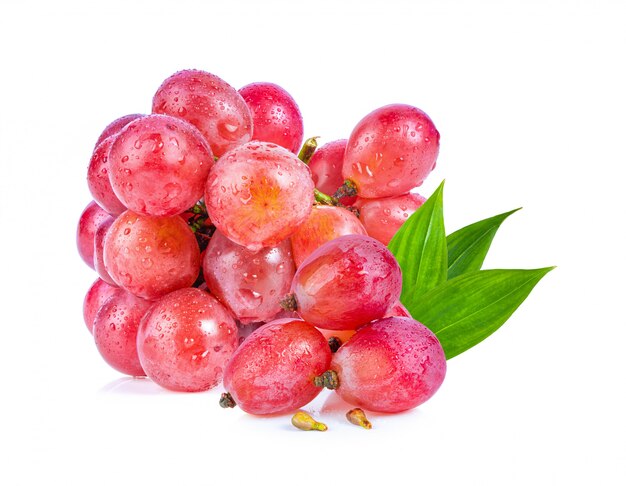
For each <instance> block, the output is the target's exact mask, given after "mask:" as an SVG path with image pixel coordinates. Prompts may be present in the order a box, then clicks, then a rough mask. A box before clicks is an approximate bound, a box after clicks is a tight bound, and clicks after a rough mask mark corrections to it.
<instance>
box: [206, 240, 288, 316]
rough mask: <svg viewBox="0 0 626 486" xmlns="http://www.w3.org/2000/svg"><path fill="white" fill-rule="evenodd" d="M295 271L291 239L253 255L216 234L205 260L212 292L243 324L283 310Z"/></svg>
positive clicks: (209, 286)
mask: <svg viewBox="0 0 626 486" xmlns="http://www.w3.org/2000/svg"><path fill="white" fill-rule="evenodd" d="M295 271H296V268H295V265H294V263H293V258H292V257H291V244H290V242H289V240H284V241H282V242H281V243H279V244H278V245H277V246H275V247H271V248H263V249H262V250H259V251H258V252H252V251H250V250H247V249H246V248H244V247H243V246H239V245H237V244H236V243H233V242H232V241H230V240H229V239H228V238H226V237H225V236H224V235H222V234H221V233H220V232H219V231H216V232H215V233H214V234H213V236H212V237H211V241H210V242H209V246H208V247H207V249H206V252H205V254H204V259H203V273H204V279H205V281H206V284H207V287H208V289H209V291H210V292H211V293H212V294H213V295H215V297H217V298H218V299H219V300H220V301H221V302H222V303H223V304H224V305H225V306H226V307H227V308H228V309H229V310H230V311H231V312H232V313H233V314H234V316H235V317H236V318H237V319H238V320H239V321H241V322H242V323H244V324H246V323H250V322H261V321H269V320H270V319H272V318H273V317H274V316H275V315H276V314H277V313H278V312H280V311H281V307H280V301H281V300H282V299H283V298H284V296H285V295H286V294H287V293H288V292H289V287H290V285H291V280H292V279H293V275H294V273H295Z"/></svg>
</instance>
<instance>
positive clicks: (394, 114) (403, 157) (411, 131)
mask: <svg viewBox="0 0 626 486" xmlns="http://www.w3.org/2000/svg"><path fill="white" fill-rule="evenodd" d="M438 153H439V132H438V131H437V129H436V128H435V125H434V124H433V122H432V120H431V119H430V118H429V117H428V115H426V113H424V112H423V111H422V110H420V109H418V108H415V107H413V106H409V105H401V104H396V105H388V106H384V107H382V108H378V109H377V110H374V111H373V112H371V113H370V114H368V115H367V116H366V117H365V118H363V119H362V120H361V121H360V122H359V123H358V124H357V126H356V127H355V128H354V130H353V131H352V134H351V135H350V138H349V139H348V145H347V147H346V152H345V157H344V161H343V170H342V174H343V178H344V179H350V180H351V181H353V182H354V183H355V184H356V186H357V191H358V194H359V196H361V197H367V198H378V197H389V196H398V195H400V194H404V193H407V192H409V191H410V190H411V189H413V188H414V187H416V186H419V185H421V183H422V181H423V180H424V179H425V178H426V176H427V175H428V174H429V173H430V172H431V171H432V170H433V169H434V168H435V163H436V160H437V155H438Z"/></svg>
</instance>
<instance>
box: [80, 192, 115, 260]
mask: <svg viewBox="0 0 626 486" xmlns="http://www.w3.org/2000/svg"><path fill="white" fill-rule="evenodd" d="M110 217H111V215H110V214H109V213H107V212H106V211H105V210H104V209H102V208H101V207H100V206H98V204H97V203H96V202H95V201H91V202H90V203H89V204H87V207H86V208H85V209H84V211H83V212H82V214H81V215H80V218H79V220H78V227H77V228H76V246H77V247H78V254H79V255H80V257H81V258H82V259H83V261H84V262H85V263H86V264H87V265H89V266H90V267H91V268H92V269H93V268H95V266H94V261H93V250H94V237H95V234H96V230H97V229H98V226H100V224H101V223H102V222H103V221H105V220H107V219H108V218H110Z"/></svg>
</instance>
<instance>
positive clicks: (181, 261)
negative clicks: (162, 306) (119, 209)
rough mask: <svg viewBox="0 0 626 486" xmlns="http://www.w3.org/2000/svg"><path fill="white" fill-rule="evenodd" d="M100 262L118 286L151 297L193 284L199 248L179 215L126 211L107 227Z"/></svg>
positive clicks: (139, 295) (198, 262) (143, 296)
mask: <svg viewBox="0 0 626 486" xmlns="http://www.w3.org/2000/svg"><path fill="white" fill-rule="evenodd" d="M104 264H105V266H106V269H107V271H108V272H109V275H111V277H112V278H113V280H114V281H115V282H117V283H118V285H120V286H121V287H123V288H124V289H126V290H128V291H129V292H131V293H133V294H135V295H136V296H138V297H142V298H144V299H150V300H153V299H157V298H159V297H161V296H163V295H165V294H167V293H169V292H172V291H174V290H177V289H180V288H184V287H189V286H191V285H192V284H193V283H194V281H195V280H196V277H197V276H198V273H199V271H200V248H199V247H198V243H197V241H196V238H195V236H194V235H193V232H192V231H191V230H190V229H189V227H188V226H187V224H186V223H185V222H184V221H183V220H182V218H180V217H179V216H170V217H155V216H141V215H139V214H136V213H133V212H132V211H130V210H128V211H125V212H124V213H122V214H121V215H120V216H118V218H117V219H116V220H115V222H114V223H113V224H112V225H111V227H110V228H109V231H108V233H107V236H106V238H105V240H104Z"/></svg>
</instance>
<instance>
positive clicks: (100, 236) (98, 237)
mask: <svg viewBox="0 0 626 486" xmlns="http://www.w3.org/2000/svg"><path fill="white" fill-rule="evenodd" d="M114 221H115V220H114V219H113V218H108V219H105V220H104V221H103V222H102V223H101V224H100V226H98V229H97V230H96V234H95V235H94V238H93V247H94V248H93V264H94V270H95V271H96V273H97V274H98V276H99V277H100V278H101V279H102V280H104V281H105V282H106V283H108V284H109V285H113V286H114V287H117V283H115V280H113V278H112V277H111V275H109V272H108V271H107V269H106V267H105V265H104V238H105V237H106V235H107V232H108V231H109V228H110V227H111V225H112V224H113V222H114Z"/></svg>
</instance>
